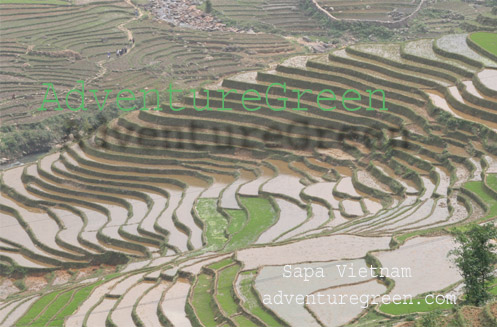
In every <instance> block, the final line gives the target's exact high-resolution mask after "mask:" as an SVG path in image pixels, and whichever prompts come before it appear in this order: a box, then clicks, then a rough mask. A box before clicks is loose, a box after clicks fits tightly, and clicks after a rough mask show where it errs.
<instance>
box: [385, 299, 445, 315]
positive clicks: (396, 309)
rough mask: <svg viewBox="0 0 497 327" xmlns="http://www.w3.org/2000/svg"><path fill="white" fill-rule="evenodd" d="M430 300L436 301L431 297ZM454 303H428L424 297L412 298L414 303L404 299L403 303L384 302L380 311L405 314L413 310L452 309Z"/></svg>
mask: <svg viewBox="0 0 497 327" xmlns="http://www.w3.org/2000/svg"><path fill="white" fill-rule="evenodd" d="M430 302H435V299H431V298H430ZM453 307H454V304H452V303H444V304H437V303H433V304H428V303H426V300H425V299H424V298H414V299H412V304H411V302H410V301H403V302H402V303H399V304H395V303H388V304H382V305H381V306H380V311H381V312H384V313H388V314H391V315H405V314H410V313H413V312H430V311H434V310H448V309H452V308H453Z"/></svg>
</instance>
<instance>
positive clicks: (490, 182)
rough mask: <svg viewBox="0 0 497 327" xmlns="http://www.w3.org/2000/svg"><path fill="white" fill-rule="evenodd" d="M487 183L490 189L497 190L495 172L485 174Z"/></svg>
mask: <svg viewBox="0 0 497 327" xmlns="http://www.w3.org/2000/svg"><path fill="white" fill-rule="evenodd" d="M487 185H488V187H490V188H491V189H492V190H494V191H497V175H495V174H489V175H487Z"/></svg>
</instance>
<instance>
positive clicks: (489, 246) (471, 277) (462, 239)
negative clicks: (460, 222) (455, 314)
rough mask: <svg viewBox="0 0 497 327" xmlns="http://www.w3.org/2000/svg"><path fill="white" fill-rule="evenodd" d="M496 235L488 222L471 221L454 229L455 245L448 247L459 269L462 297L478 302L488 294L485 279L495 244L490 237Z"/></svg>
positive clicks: (489, 276)
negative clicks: (470, 225) (482, 223)
mask: <svg viewBox="0 0 497 327" xmlns="http://www.w3.org/2000/svg"><path fill="white" fill-rule="evenodd" d="M496 238H497V228H496V227H495V226H493V225H492V224H486V225H482V226H481V225H474V226H472V227H471V228H470V229H469V230H467V231H464V232H461V231H458V232H456V242H457V243H458V245H459V247H458V248H456V249H454V250H452V251H450V252H449V255H451V256H453V257H455V258H454V263H455V264H456V266H457V268H459V271H460V272H461V275H462V276H463V278H464V283H465V293H466V301H467V302H468V303H470V304H473V305H477V306H479V305H482V304H484V303H485V302H486V301H487V300H488V299H489V298H490V297H491V294H490V293H489V282H490V280H491V279H492V277H493V272H494V270H495V267H494V265H495V264H496V263H497V254H495V252H494V250H495V248H496V245H495V244H493V243H492V242H491V240H493V239H496Z"/></svg>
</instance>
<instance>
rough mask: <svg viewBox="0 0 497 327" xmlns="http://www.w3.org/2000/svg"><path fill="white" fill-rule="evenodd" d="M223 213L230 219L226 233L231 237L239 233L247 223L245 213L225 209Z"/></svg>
mask: <svg viewBox="0 0 497 327" xmlns="http://www.w3.org/2000/svg"><path fill="white" fill-rule="evenodd" d="M225 211H226V213H227V214H228V215H229V216H230V217H231V220H230V222H229V224H228V233H229V234H231V235H233V234H236V233H238V232H239V231H241V230H242V228H243V226H244V225H245V222H246V221H247V214H246V213H245V211H243V210H237V209H225Z"/></svg>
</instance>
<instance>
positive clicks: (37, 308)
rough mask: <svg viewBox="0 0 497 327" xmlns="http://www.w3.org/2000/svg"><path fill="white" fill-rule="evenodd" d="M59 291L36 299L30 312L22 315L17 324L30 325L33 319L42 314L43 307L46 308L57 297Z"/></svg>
mask: <svg viewBox="0 0 497 327" xmlns="http://www.w3.org/2000/svg"><path fill="white" fill-rule="evenodd" d="M59 293H60V291H57V292H52V293H49V294H47V295H45V296H43V297H42V298H40V299H39V300H38V301H36V302H35V303H34V304H33V305H32V306H31V307H30V308H29V310H28V312H26V313H25V314H24V316H22V317H21V319H19V320H18V321H17V323H16V326H29V325H30V322H31V321H33V319H35V318H36V317H37V316H38V315H39V314H40V312H41V311H43V309H45V307H46V306H47V305H49V304H50V303H51V302H52V301H53V300H54V299H55V297H56V296H57V295H58V294H59Z"/></svg>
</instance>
